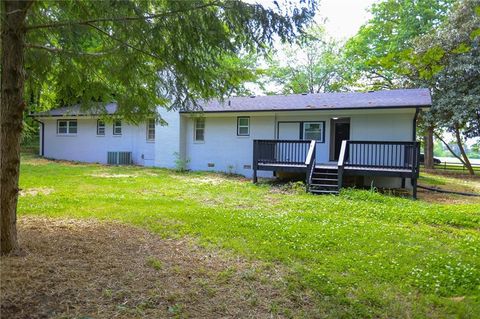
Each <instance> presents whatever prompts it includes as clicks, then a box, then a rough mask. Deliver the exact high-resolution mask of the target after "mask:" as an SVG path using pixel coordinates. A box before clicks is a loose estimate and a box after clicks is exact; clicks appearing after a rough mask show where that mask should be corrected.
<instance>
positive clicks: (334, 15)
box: [315, 0, 377, 40]
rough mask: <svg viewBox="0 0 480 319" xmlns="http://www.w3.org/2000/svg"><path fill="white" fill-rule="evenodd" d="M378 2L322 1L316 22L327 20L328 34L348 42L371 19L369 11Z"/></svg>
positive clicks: (368, 0) (363, 0) (369, 0)
mask: <svg viewBox="0 0 480 319" xmlns="http://www.w3.org/2000/svg"><path fill="white" fill-rule="evenodd" d="M375 2H377V1H376V0H320V6H319V9H318V11H319V12H318V13H317V16H316V18H315V20H316V21H318V22H319V23H321V22H322V21H324V19H326V20H325V29H326V31H327V33H328V34H329V35H330V36H331V37H333V38H334V39H337V40H346V39H347V38H349V37H351V36H353V35H355V33H357V31H358V29H359V28H360V26H361V25H362V24H364V23H365V22H367V20H368V19H369V18H370V13H369V12H368V11H367V9H368V8H369V7H370V6H371V5H372V4H373V3H375Z"/></svg>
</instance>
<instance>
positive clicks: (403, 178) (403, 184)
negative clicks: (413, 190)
mask: <svg viewBox="0 0 480 319" xmlns="http://www.w3.org/2000/svg"><path fill="white" fill-rule="evenodd" d="M402 188H405V177H402Z"/></svg>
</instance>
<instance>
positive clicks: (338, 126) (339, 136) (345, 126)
mask: <svg viewBox="0 0 480 319" xmlns="http://www.w3.org/2000/svg"><path fill="white" fill-rule="evenodd" d="M332 131H333V132H332V133H333V134H332V137H333V140H332V141H331V142H332V145H333V160H334V161H338V157H339V155H340V150H341V148H342V141H343V140H349V139H350V119H339V120H332Z"/></svg>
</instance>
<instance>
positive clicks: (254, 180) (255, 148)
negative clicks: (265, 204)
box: [252, 140, 258, 184]
mask: <svg viewBox="0 0 480 319" xmlns="http://www.w3.org/2000/svg"><path fill="white" fill-rule="evenodd" d="M257 148H258V142H257V140H254V141H253V163H252V168H253V183H254V184H256V183H257V182H258V178H257V169H258V156H257V152H258V150H257Z"/></svg>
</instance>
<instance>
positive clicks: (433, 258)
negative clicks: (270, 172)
mask: <svg viewBox="0 0 480 319" xmlns="http://www.w3.org/2000/svg"><path fill="white" fill-rule="evenodd" d="M20 184H21V188H22V189H23V191H22V196H21V197H20V200H19V207H18V210H19V214H20V215H43V216H49V217H59V218H61V217H70V218H71V217H74V218H97V219H100V220H119V221H122V222H125V223H128V224H134V225H138V226H141V227H145V228H148V229H150V230H151V231H153V232H155V233H158V234H159V235H161V236H173V237H177V236H190V237H194V238H198V240H199V242H200V243H202V244H204V245H205V246H207V247H209V248H215V249H217V248H221V249H227V250H230V251H231V252H233V253H236V254H241V255H243V256H246V257H248V258H252V259H259V260H262V261H265V262H267V263H278V264H281V265H284V266H285V267H286V268H287V269H288V270H289V274H290V275H289V276H288V278H287V284H288V286H289V291H290V292H291V294H292V296H293V295H296V294H297V292H298V291H302V290H308V291H310V292H312V293H313V294H314V296H315V298H314V300H315V302H316V304H317V308H318V316H319V317H331V318H339V317H345V318H348V317H351V318H358V317H384V318H394V317H397V318H405V317H449V316H453V317H465V318H474V317H476V318H478V316H479V314H480V203H478V202H476V203H466V204H461V203H460V204H459V203H456V204H455V205H451V204H450V205H449V204H432V203H426V202H422V201H412V200H410V199H403V198H398V197H391V196H387V195H381V194H378V193H373V192H369V191H360V190H345V191H342V194H341V195H340V196H314V195H310V194H305V193H303V189H301V190H295V187H294V188H291V189H288V188H287V187H283V188H282V187H278V186H276V187H274V186H271V185H268V184H266V183H264V184H259V185H253V184H252V183H251V182H250V181H248V180H245V179H242V178H238V177H228V176H224V175H220V174H212V173H204V172H196V173H176V172H173V171H169V170H164V169H153V168H151V169H149V168H139V167H106V166H101V165H84V164H79V165H73V164H66V163H56V162H49V161H45V160H39V159H35V158H31V157H24V159H23V164H22V167H21V178H20Z"/></svg>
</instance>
